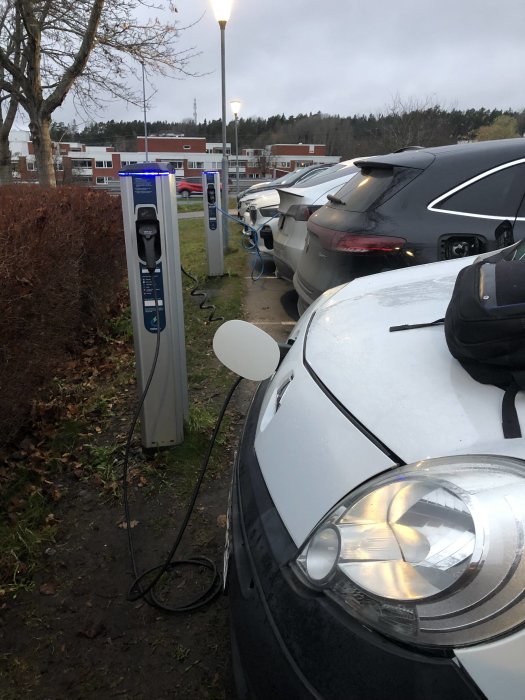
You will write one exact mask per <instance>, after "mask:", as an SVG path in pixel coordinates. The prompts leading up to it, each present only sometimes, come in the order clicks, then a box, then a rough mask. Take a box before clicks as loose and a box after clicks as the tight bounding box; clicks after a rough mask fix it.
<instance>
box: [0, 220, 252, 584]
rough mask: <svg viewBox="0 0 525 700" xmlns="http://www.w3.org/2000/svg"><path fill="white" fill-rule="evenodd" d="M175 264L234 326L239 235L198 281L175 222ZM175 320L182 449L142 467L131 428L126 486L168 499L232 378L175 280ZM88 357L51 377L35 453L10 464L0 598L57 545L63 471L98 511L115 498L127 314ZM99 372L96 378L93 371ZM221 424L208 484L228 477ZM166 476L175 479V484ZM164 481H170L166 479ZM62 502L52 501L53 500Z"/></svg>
mask: <svg viewBox="0 0 525 700" xmlns="http://www.w3.org/2000/svg"><path fill="white" fill-rule="evenodd" d="M179 232H180V250H181V263H182V265H183V267H184V268H185V269H186V270H187V271H188V272H190V273H191V274H192V275H193V276H195V277H197V278H198V280H199V289H203V290H205V291H207V292H208V293H209V294H210V298H211V300H212V303H213V304H214V305H215V307H216V310H215V314H216V315H217V316H219V315H220V316H223V317H224V318H225V319H232V318H241V316H242V310H241V302H242V297H243V286H244V280H243V278H244V276H245V270H246V264H247V262H246V252H245V251H244V250H243V249H242V248H241V246H240V236H239V235H238V227H237V226H236V225H235V224H232V225H231V227H230V248H231V250H230V251H229V252H228V253H226V255H225V260H224V269H225V274H224V276H223V277H221V278H207V276H206V275H207V260H206V252H205V237H204V228H203V221H202V219H181V220H180V221H179ZM182 282H183V289H184V317H185V336H186V354H187V369H188V391H189V400H190V413H189V419H188V422H187V425H186V427H185V439H184V442H183V443H182V444H181V445H178V446H177V447H175V448H173V449H170V450H162V451H159V452H158V453H157V454H156V455H155V458H154V459H151V458H146V457H145V456H144V455H143V454H142V450H141V448H140V437H139V427H138V428H137V433H136V435H135V439H134V444H133V449H132V452H131V460H130V468H129V474H130V476H131V482H132V486H133V485H135V484H137V485H140V486H144V485H146V490H147V491H151V493H152V494H153V493H154V491H155V489H158V488H168V487H172V485H173V484H175V485H176V488H177V489H178V491H177V493H178V495H180V496H181V497H183V498H184V497H186V496H187V494H188V493H190V491H191V489H192V487H193V484H194V481H195V475H196V473H197V472H198V470H199V468H200V465H201V462H202V458H203V456H204V454H205V452H206V449H207V446H208V442H209V438H210V436H211V434H212V432H213V428H214V425H215V420H216V416H217V414H218V411H219V410H220V407H221V405H222V402H223V400H224V396H225V394H226V391H227V389H228V388H229V386H230V385H231V383H232V381H233V376H232V374H231V373H230V372H229V371H228V370H226V369H225V368H224V367H223V366H222V365H220V363H219V362H218V361H217V359H216V358H215V356H214V354H213V350H212V340H213V335H214V333H215V331H216V329H217V328H218V327H219V325H220V323H216V322H209V320H208V319H209V314H210V311H205V310H202V309H200V308H199V302H200V299H197V298H195V297H192V296H190V293H189V292H190V290H191V289H192V288H193V286H194V283H193V282H192V281H191V280H189V279H187V278H186V277H184V276H183V279H182ZM96 351H97V353H98V354H97V355H95V356H93V359H92V360H90V362H91V364H86V365H85V366H83V367H81V368H76V369H75V370H74V371H73V372H72V374H70V375H67V373H65V374H64V375H63V376H61V377H57V378H56V379H55V380H54V382H53V386H52V391H51V393H50V395H49V397H47V398H46V399H45V401H44V404H45V406H46V407H47V408H48V409H49V410H51V409H52V414H53V419H52V420H51V419H49V420H47V421H46V420H44V419H42V420H41V422H40V424H38V425H37V426H36V427H35V426H34V427H33V430H34V431H37V432H36V434H35V435H33V436H32V440H33V442H34V444H35V445H38V447H37V448H31V449H28V450H25V451H24V450H20V455H19V456H17V457H16V459H12V460H9V469H10V470H11V472H10V478H9V480H8V482H7V486H6V485H5V484H1V485H2V489H1V490H0V508H1V509H2V512H3V513H4V517H3V518H2V519H1V520H0V591H1V590H4V591H6V590H11V591H14V590H16V589H17V588H18V587H25V586H29V585H31V574H32V572H33V570H34V569H35V567H36V566H37V563H38V559H39V557H40V556H41V553H42V551H43V549H44V548H45V546H46V545H47V546H49V543H50V542H52V541H53V538H54V537H55V536H56V523H55V521H54V518H53V509H54V506H55V503H54V500H57V494H56V490H54V488H55V486H54V484H55V481H56V480H57V479H59V478H60V477H61V476H63V473H64V472H67V471H69V472H71V473H73V474H75V476H76V477H77V478H78V479H80V480H85V481H88V482H90V483H92V484H94V485H95V486H96V487H97V488H98V489H99V492H100V496H101V507H103V504H104V502H105V501H106V500H107V499H108V498H109V499H110V500H113V501H114V500H115V499H119V498H120V495H121V494H120V479H121V474H122V457H123V452H124V445H125V439H126V432H127V430H128V428H129V421H130V420H131V416H132V414H133V411H134V409H135V405H136V379H135V365H134V354H133V343H132V329H131V318H130V311H129V308H125V309H124V310H123V311H122V312H121V313H120V315H118V316H117V317H113V318H108V321H107V324H106V328H105V329H103V331H102V332H101V333H100V334H99V336H98V340H97V344H96ZM102 367H105V369H102ZM228 435H229V420H228V419H226V421H225V426H224V430H223V431H221V434H220V436H219V440H218V444H217V447H216V449H215V451H214V456H213V459H212V462H211V464H210V475H209V476H210V478H214V476H216V475H218V474H220V473H222V470H224V469H226V468H228V462H229V453H228V452H227V451H226V445H225V442H226V441H227V437H225V436H228ZM174 475H175V476H176V478H174ZM168 477H169V478H168ZM64 495H65V497H67V494H64V493H62V494H58V497H60V496H64Z"/></svg>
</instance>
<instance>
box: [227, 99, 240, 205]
mask: <svg viewBox="0 0 525 700" xmlns="http://www.w3.org/2000/svg"><path fill="white" fill-rule="evenodd" d="M230 107H231V108H232V112H233V117H234V119H235V180H236V190H237V201H239V138H238V132H237V128H238V125H239V110H240V109H241V103H240V100H231V102H230Z"/></svg>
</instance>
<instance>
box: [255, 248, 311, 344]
mask: <svg viewBox="0 0 525 700" xmlns="http://www.w3.org/2000/svg"><path fill="white" fill-rule="evenodd" d="M251 263H252V260H250V264H251ZM244 317H245V320H246V321H250V322H251V323H253V324H254V325H256V326H258V327H259V328H262V329H263V330H264V331H266V332H267V333H268V334H269V335H271V336H272V338H274V339H275V340H277V342H284V341H285V340H286V338H287V337H288V335H289V333H290V331H291V330H292V328H293V327H294V326H295V323H296V321H297V319H298V318H299V314H298V313H297V292H296V291H295V290H294V288H293V285H292V284H291V283H290V282H286V280H283V279H281V278H279V277H276V276H275V266H274V264H273V263H272V262H266V263H265V265H264V272H263V274H262V276H261V277H260V278H259V279H255V280H253V279H252V277H251V275H250V274H248V275H247V276H246V297H245V300H244Z"/></svg>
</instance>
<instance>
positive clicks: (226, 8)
mask: <svg viewBox="0 0 525 700" xmlns="http://www.w3.org/2000/svg"><path fill="white" fill-rule="evenodd" d="M211 3H212V7H213V12H214V13H215V19H216V20H217V22H218V23H219V27H220V30H221V84H222V173H221V177H222V210H223V212H225V213H224V214H223V216H222V244H223V247H224V250H227V249H228V245H229V221H228V217H227V216H226V214H227V213H228V154H227V153H226V60H225V33H226V32H225V30H226V23H227V22H228V20H229V19H230V13H231V6H232V0H211Z"/></svg>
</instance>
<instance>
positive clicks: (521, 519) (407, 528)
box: [294, 455, 525, 647]
mask: <svg viewBox="0 0 525 700" xmlns="http://www.w3.org/2000/svg"><path fill="white" fill-rule="evenodd" d="M524 524H525V462H523V461H521V460H518V459H511V458H506V457H493V456H484V455H481V456H478V455H475V456H461V457H447V458H440V459H433V460H427V461H423V462H419V463H417V464H413V465H409V466H406V467H400V468H396V469H393V470H391V471H390V472H388V473H386V474H384V475H382V476H380V477H378V478H376V479H373V480H372V481H370V482H367V484H365V485H364V486H362V487H360V488H359V489H357V490H356V491H354V492H352V493H351V494H349V496H347V497H346V498H345V499H344V500H343V501H342V502H341V503H339V504H338V505H337V506H336V507H335V508H334V510H333V511H332V512H331V513H330V514H329V515H328V516H327V517H326V519H325V520H324V521H323V522H322V523H321V524H319V525H318V526H317V528H316V529H315V531H314V532H313V533H312V534H311V535H310V537H309V538H308V540H307V542H306V544H305V545H304V547H303V548H302V549H301V552H300V554H299V556H298V557H297V560H296V562H295V566H294V568H295V569H296V571H297V572H298V573H299V575H300V576H301V577H304V578H305V579H306V581H307V582H308V583H309V584H310V585H311V586H313V587H315V588H317V589H320V590H323V591H324V592H325V593H326V594H327V595H328V596H330V597H331V598H333V599H334V600H335V601H337V602H338V603H340V604H342V605H343V606H344V607H345V608H346V609H347V610H348V611H349V612H350V613H351V614H352V615H353V616H354V617H356V618H358V619H359V620H360V621H361V622H362V623H363V624H365V625H367V626H369V627H372V628H374V629H376V630H377V631H379V632H381V633H384V634H385V635H388V636H391V637H394V638H396V639H398V640H401V641H404V642H409V643H417V644H423V645H429V646H440V647H446V646H456V647H457V646H465V645H470V644H476V643H479V642H482V641H486V640H488V639H492V638H494V637H496V636H499V635H503V634H506V633H508V632H509V631H510V630H511V629H514V628H516V627H517V626H520V625H522V624H523V622H524V621H525V590H524V588H525V557H524V548H525V528H524Z"/></svg>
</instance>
